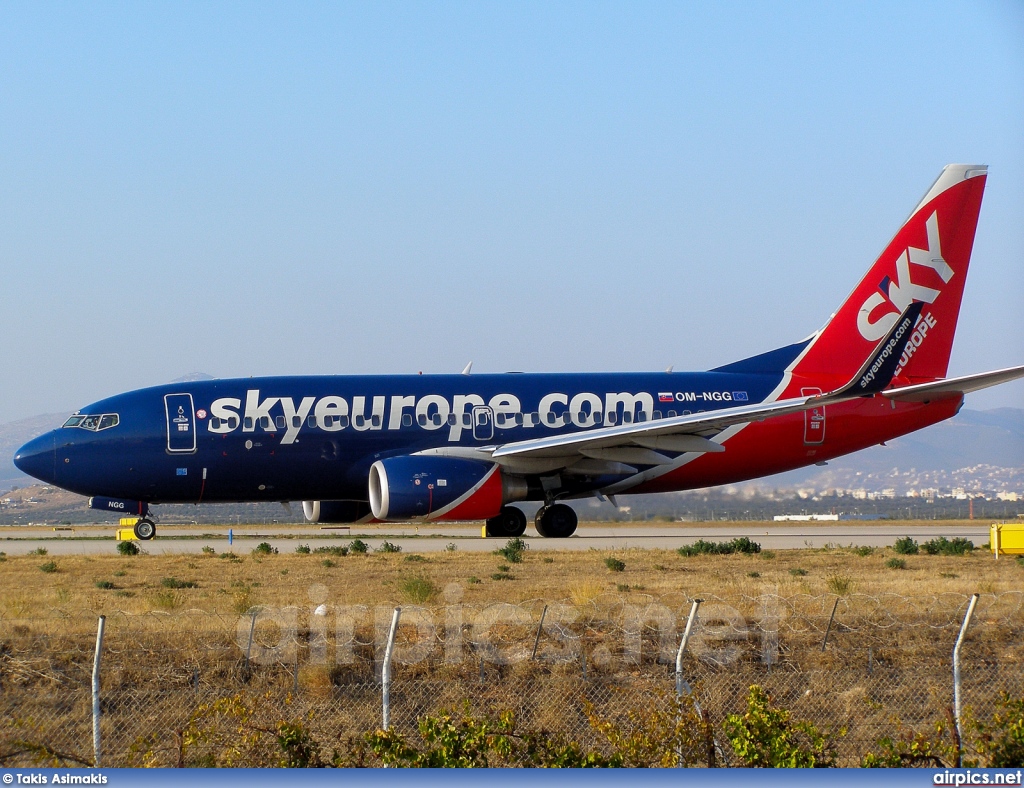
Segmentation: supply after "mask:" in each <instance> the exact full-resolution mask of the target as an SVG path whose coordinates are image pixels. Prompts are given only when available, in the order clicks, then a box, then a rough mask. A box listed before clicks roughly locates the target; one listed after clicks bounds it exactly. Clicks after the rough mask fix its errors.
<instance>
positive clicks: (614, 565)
mask: <svg viewBox="0 0 1024 788" xmlns="http://www.w3.org/2000/svg"><path fill="white" fill-rule="evenodd" d="M604 565H605V566H606V567H608V571H610V572H621V571H623V570H624V569H625V568H626V562H625V561H620V560H619V559H618V558H612V557H611V556H608V557H607V558H606V559H604Z"/></svg>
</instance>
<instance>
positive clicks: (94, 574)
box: [0, 542, 1024, 619]
mask: <svg viewBox="0 0 1024 788" xmlns="http://www.w3.org/2000/svg"><path fill="white" fill-rule="evenodd" d="M496 546H499V545H498V544H497V542H496ZM614 554H615V555H616V556H617V557H619V558H622V559H624V560H625V562H626V570H625V571H624V572H616V573H614V574H610V573H609V572H607V570H606V569H605V566H604V559H605V558H606V557H607V556H608V555H611V552H610V551H596V550H591V551H586V552H581V551H547V550H545V551H544V552H540V551H536V552H533V553H530V552H527V553H526V554H525V558H524V561H523V563H521V564H516V565H515V566H514V567H513V568H512V570H511V571H512V574H513V575H514V578H515V579H514V580H492V579H491V575H492V574H494V573H495V572H496V571H497V570H498V566H499V565H500V564H502V563H504V560H503V559H502V558H501V557H500V556H495V555H492V554H490V553H471V552H466V551H463V552H440V553H431V554H429V555H428V556H426V558H425V560H423V561H417V562H415V563H413V562H409V561H407V560H406V556H405V555H403V554H401V553H398V554H380V553H371V554H369V555H349V556H344V557H340V556H334V557H332V558H331V562H332V563H333V564H334V566H325V565H324V560H323V558H324V557H323V556H322V555H316V554H313V555H298V554H294V553H292V554H284V553H282V554H281V555H270V556H254V555H251V554H243V552H242V551H239V553H238V554H237V556H236V557H233V558H221V557H219V556H218V555H194V554H188V555H140V556H135V557H124V556H119V555H117V554H116V553H115V552H114V546H113V545H111V554H110V555H92V556H73V555H68V556H61V557H60V562H59V563H60V571H59V573H54V574H46V573H44V572H40V571H39V568H38V564H39V562H40V559H39V558H38V556H9V557H8V558H7V561H6V562H4V563H3V565H2V568H0V572H2V577H3V583H2V584H0V616H2V617H3V618H16V619H22V618H33V617H35V616H36V615H38V614H39V613H40V612H43V611H50V610H54V609H68V608H72V609H79V610H81V609H87V610H92V611H96V612H113V611H123V612H126V613H145V612H150V611H167V610H174V611H180V610H188V609H199V610H203V611H206V612H208V613H216V614H223V615H233V616H236V615H240V614H244V613H245V612H246V611H247V610H249V609H250V608H251V607H253V606H254V605H269V606H274V607H284V606H288V605H297V606H299V607H301V608H305V607H308V606H309V604H310V603H311V602H312V601H315V602H319V601H325V600H323V599H317V600H313V599H312V597H313V596H317V595H320V596H322V595H323V588H326V601H328V602H329V603H334V604H365V605H370V606H374V605H391V604H401V603H403V602H408V601H409V599H408V595H407V593H404V592H403V587H404V584H406V583H407V582H408V581H409V579H410V578H413V577H415V578H422V579H423V580H425V581H429V582H430V583H433V585H434V586H435V587H436V588H437V589H445V588H447V587H448V586H449V585H450V584H452V583H454V584H457V585H458V586H459V587H461V589H462V601H463V602H464V603H466V604H470V605H474V606H479V605H485V604H488V603H491V602H499V601H502V602H514V603H520V602H524V601H527V600H536V599H543V600H571V601H572V602H573V603H575V604H576V605H587V604H592V603H594V602H595V600H598V599H599V598H600V597H602V596H603V595H609V594H611V595H615V596H618V597H623V596H624V597H626V598H629V597H642V596H644V595H649V596H653V597H662V596H665V595H673V596H682V597H705V596H722V597H729V596H736V595H756V594H758V593H761V592H762V590H764V589H772V590H773V591H775V589H777V593H778V594H780V595H782V596H787V597H788V596H793V595H796V594H809V595H821V594H828V593H833V592H834V590H835V588H836V582H835V578H837V577H839V578H848V579H849V581H850V585H851V588H852V589H853V590H854V591H855V592H856V593H861V594H873V595H877V594H896V595H905V596H921V595H935V594H943V593H955V594H970V593H973V592H976V591H977V592H981V593H986V594H999V593H1002V592H1004V591H1017V590H1020V589H1021V587H1022V585H1024V569H1022V567H1021V566H1020V565H1019V564H1018V563H1017V562H1015V561H1013V560H1001V561H994V560H992V558H991V555H990V554H988V553H986V552H982V551H980V550H979V551H976V554H975V555H973V556H964V557H959V556H956V557H942V556H928V555H917V556H903V558H905V560H906V568H905V569H902V570H896V569H892V568H889V567H887V566H886V563H887V561H889V559H891V558H893V557H894V556H895V553H893V551H892V550H891V549H877V550H875V551H874V552H873V553H872V554H870V555H866V556H861V555H858V554H857V553H856V552H855V551H854V550H852V549H849V548H842V547H835V548H830V549H820V550H819V549H804V550H776V551H774V554H775V557H774V558H771V559H767V558H765V557H764V554H763V553H762V554H761V555H728V556H696V557H692V558H684V557H682V556H679V555H678V554H677V553H676V552H675V551H673V550H643V549H630V550H616V551H614ZM791 570H793V571H791ZM799 570H803V571H804V572H806V574H799ZM470 577H477V578H480V579H481V582H479V583H470V582H467V581H468V579H469V578H470ZM163 578H177V579H179V580H186V581H194V582H195V583H196V584H197V587H196V588H177V589H169V588H165V587H163V586H162V585H161V581H162V579H163ZM830 579H831V587H830ZM101 581H108V582H112V583H113V584H114V586H115V587H114V588H113V589H102V588H97V586H96V583H97V582H101ZM320 586H322V587H323V588H319V587H320ZM620 586H628V588H629V590H628V591H626V590H619V587H620ZM840 590H843V589H840ZM437 601H440V599H439V600H437Z"/></svg>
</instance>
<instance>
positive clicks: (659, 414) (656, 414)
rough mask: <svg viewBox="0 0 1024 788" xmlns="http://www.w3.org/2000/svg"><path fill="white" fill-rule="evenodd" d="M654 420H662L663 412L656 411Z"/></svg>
mask: <svg viewBox="0 0 1024 788" xmlns="http://www.w3.org/2000/svg"><path fill="white" fill-rule="evenodd" d="M654 418H655V419H660V418H661V411H660V410H656V411H654Z"/></svg>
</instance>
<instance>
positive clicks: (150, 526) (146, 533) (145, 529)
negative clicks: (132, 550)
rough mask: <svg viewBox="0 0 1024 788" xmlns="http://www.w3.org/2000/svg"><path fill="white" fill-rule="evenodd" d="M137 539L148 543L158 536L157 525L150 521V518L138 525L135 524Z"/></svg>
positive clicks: (142, 520)
mask: <svg viewBox="0 0 1024 788" xmlns="http://www.w3.org/2000/svg"><path fill="white" fill-rule="evenodd" d="M133 530H134V531H135V538H136V539H141V540H142V541H148V540H150V539H152V538H153V537H154V536H156V523H154V522H153V521H152V520H150V519H149V518H148V517H143V518H142V519H141V520H139V521H138V522H137V523H135V528H134V529H133Z"/></svg>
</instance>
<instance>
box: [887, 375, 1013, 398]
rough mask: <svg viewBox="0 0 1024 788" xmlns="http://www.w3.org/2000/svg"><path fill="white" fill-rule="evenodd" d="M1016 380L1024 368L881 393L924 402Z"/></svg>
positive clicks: (948, 379) (937, 381)
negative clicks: (945, 395) (944, 395)
mask: <svg viewBox="0 0 1024 788" xmlns="http://www.w3.org/2000/svg"><path fill="white" fill-rule="evenodd" d="M1017 378H1024V366H1021V367H1007V368H1006V369H997V370H994V371H993V372H979V373H978V374H976V375H964V376H963V377H960V378H946V379H945V380H935V381H932V382H931V383H918V384H917V385H914V386H903V387H901V388H896V389H887V390H886V391H883V392H881V394H882V396H883V397H887V398H889V399H894V400H899V401H900V402H924V401H925V400H930V399H934V398H935V397H939V396H942V395H943V394H969V393H970V392H972V391H980V390H981V389H986V388H988V387H989V386H997V385H999V384H1000V383H1007V382H1009V381H1011V380H1016V379H1017Z"/></svg>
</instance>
